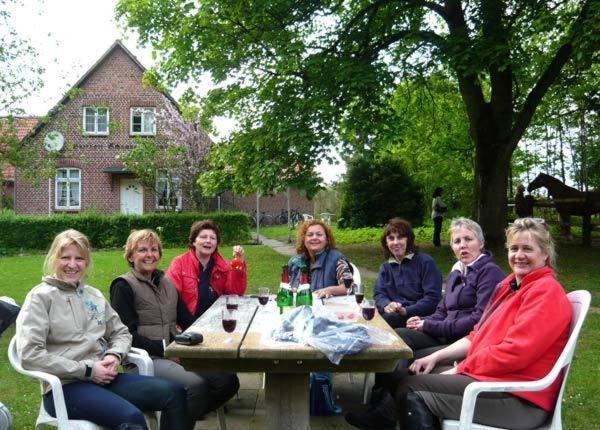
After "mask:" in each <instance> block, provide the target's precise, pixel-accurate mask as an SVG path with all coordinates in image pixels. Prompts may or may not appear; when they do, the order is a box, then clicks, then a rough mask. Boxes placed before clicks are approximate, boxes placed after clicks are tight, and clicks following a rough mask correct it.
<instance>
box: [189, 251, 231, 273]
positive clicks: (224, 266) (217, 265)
mask: <svg viewBox="0 0 600 430" xmlns="http://www.w3.org/2000/svg"><path fill="white" fill-rule="evenodd" d="M188 252H189V253H190V254H191V255H192V258H193V259H194V260H195V261H196V270H198V271H199V270H200V268H199V267H198V257H196V251H195V250H194V249H190V250H189V251H188ZM211 257H212V259H213V261H214V263H213V264H214V265H213V270H214V269H217V270H219V271H221V272H223V271H225V270H228V269H229V263H227V261H225V259H224V258H223V257H221V254H219V251H215V252H213V254H212V256H211Z"/></svg>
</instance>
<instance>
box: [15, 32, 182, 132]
mask: <svg viewBox="0 0 600 430" xmlns="http://www.w3.org/2000/svg"><path fill="white" fill-rule="evenodd" d="M118 48H121V49H122V50H123V52H125V54H127V56H128V57H129V58H130V59H131V61H133V62H134V63H135V65H136V66H138V67H139V68H140V70H141V71H142V73H143V72H145V71H146V68H145V67H144V66H143V65H142V63H140V61H139V60H138V59H137V58H136V57H135V55H133V54H132V53H131V52H130V51H129V49H127V48H126V47H125V45H123V43H122V42H121V41H120V40H119V39H117V40H115V42H114V43H113V44H112V45H111V46H110V48H108V50H107V51H106V52H105V53H104V54H102V56H101V57H100V59H99V60H98V61H96V63H94V65H93V66H92V67H90V68H89V70H88V71H87V72H85V73H84V74H83V76H82V77H81V78H79V80H78V81H77V82H75V84H74V85H73V86H72V87H71V88H70V89H69V91H67V92H66V93H65V95H64V96H63V97H62V98H61V99H60V101H59V102H58V103H57V104H56V105H55V106H54V107H53V108H52V109H50V110H49V111H48V114H47V118H51V117H52V116H54V114H55V113H56V112H57V111H58V110H59V108H60V107H61V106H62V105H63V103H65V102H66V101H67V100H69V98H70V97H71V93H72V91H73V90H75V89H76V88H79V87H81V86H82V85H83V84H84V83H85V81H87V80H88V78H89V77H90V76H91V75H92V73H94V72H95V71H96V69H97V68H98V67H100V65H101V64H102V63H104V61H106V59H107V58H108V57H109V56H110V55H111V54H112V53H113V51H114V50H116V49H118ZM157 91H159V92H160V90H158V89H157ZM162 94H163V95H164V96H165V97H167V98H168V99H169V100H170V101H171V102H172V103H173V105H174V106H175V107H176V108H177V110H179V104H178V103H177V101H176V100H175V99H174V98H173V96H171V94H169V93H168V92H163V93H162ZM46 122H47V121H40V122H39V124H37V125H36V126H35V127H34V128H33V129H32V130H31V132H30V133H29V134H28V135H27V136H24V137H28V138H31V137H33V136H35V135H36V134H37V133H38V131H39V130H40V129H41V128H42V126H43V125H44V124H45V123H46Z"/></svg>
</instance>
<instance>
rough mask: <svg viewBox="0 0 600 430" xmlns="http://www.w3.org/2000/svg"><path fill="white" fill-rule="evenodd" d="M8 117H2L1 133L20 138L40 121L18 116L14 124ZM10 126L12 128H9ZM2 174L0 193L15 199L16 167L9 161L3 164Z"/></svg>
mask: <svg viewBox="0 0 600 430" xmlns="http://www.w3.org/2000/svg"><path fill="white" fill-rule="evenodd" d="M8 121H9V120H8V118H0V134H3V133H6V134H7V135H9V136H12V135H13V133H14V137H15V138H17V139H18V140H21V139H23V138H24V137H25V136H27V134H28V133H29V132H30V131H31V129H32V128H33V127H34V126H35V125H36V124H37V123H38V121H39V118H38V117H34V116H30V117H16V118H14V122H13V123H12V125H9V122H8ZM9 128H10V130H9ZM1 167H2V176H0V180H1V181H2V183H1V184H0V186H1V192H0V194H1V195H2V196H3V197H4V201H9V200H10V201H12V202H13V203H14V200H15V168H14V167H13V166H11V165H10V164H8V163H4V164H3V165H2V166H1Z"/></svg>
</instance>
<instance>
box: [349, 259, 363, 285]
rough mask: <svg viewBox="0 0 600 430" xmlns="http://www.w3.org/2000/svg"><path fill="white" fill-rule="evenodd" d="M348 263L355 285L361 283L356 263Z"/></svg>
mask: <svg viewBox="0 0 600 430" xmlns="http://www.w3.org/2000/svg"><path fill="white" fill-rule="evenodd" d="M350 265H351V266H352V278H354V283H355V284H356V285H362V278H361V277H360V272H359V271H358V267H356V264H354V263H350Z"/></svg>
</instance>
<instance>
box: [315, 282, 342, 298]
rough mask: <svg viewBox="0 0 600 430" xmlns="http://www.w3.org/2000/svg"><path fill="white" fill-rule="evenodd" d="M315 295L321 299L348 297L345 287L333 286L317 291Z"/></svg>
mask: <svg viewBox="0 0 600 430" xmlns="http://www.w3.org/2000/svg"><path fill="white" fill-rule="evenodd" d="M315 294H316V296H317V298H319V299H328V298H329V297H332V296H342V295H346V287H344V286H343V285H332V286H330V287H325V288H321V289H320V290H317V291H315Z"/></svg>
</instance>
